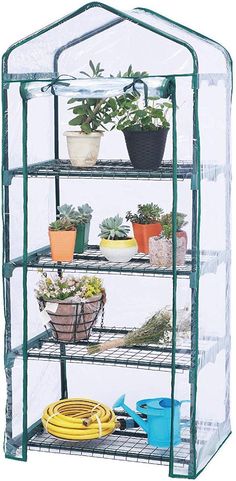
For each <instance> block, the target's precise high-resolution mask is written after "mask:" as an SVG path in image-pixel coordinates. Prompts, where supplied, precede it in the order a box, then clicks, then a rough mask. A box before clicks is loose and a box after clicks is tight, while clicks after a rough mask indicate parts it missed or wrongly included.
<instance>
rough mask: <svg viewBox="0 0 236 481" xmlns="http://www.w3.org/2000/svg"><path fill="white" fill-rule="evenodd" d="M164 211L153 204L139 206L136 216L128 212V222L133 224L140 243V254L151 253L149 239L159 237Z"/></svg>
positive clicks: (135, 235) (136, 237)
mask: <svg viewBox="0 0 236 481" xmlns="http://www.w3.org/2000/svg"><path fill="white" fill-rule="evenodd" d="M162 214H163V210H162V209H161V208H160V207H159V206H158V205H157V204H153V202H151V203H150V204H139V205H138V210H137V213H136V214H132V212H130V211H128V212H127V214H126V220H130V221H131V222H132V226H133V231H134V237H135V239H136V241H137V243H138V252H144V253H145V254H148V252H149V237H153V236H158V235H160V233H161V230H162V227H161V224H160V217H161V215H162Z"/></svg>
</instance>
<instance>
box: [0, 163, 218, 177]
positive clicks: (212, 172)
mask: <svg viewBox="0 0 236 481" xmlns="http://www.w3.org/2000/svg"><path fill="white" fill-rule="evenodd" d="M201 170H202V172H201V176H202V178H207V179H208V180H212V181H215V180H216V179H217V176H218V175H219V174H220V173H224V166H222V165H217V164H214V163H209V164H206V165H202V167H201ZM192 173H193V170H192V162H191V161H186V160H185V161H184V160H179V161H178V164H177V179H179V180H186V179H191V178H192ZM22 175H23V169H22V168H21V167H17V168H15V169H11V170H9V171H7V175H6V177H8V179H12V178H13V177H15V176H22ZM55 175H56V176H60V177H64V178H66V177H70V178H71V177H72V178H73V177H74V178H83V177H84V178H97V179H130V180H132V179H134V180H135V179H143V180H172V178H173V162H172V160H164V161H162V164H161V166H160V167H159V168H158V170H137V169H134V167H133V166H132V164H131V162H130V161H129V160H122V159H114V160H108V159H101V160H98V161H97V163H96V165H95V166H94V167H86V168H84V167H83V168H82V167H74V166H72V165H71V163H70V161H69V160H61V159H53V160H47V161H44V162H38V163H35V164H29V165H28V176H29V177H54V176H55ZM3 177H4V176H3Z"/></svg>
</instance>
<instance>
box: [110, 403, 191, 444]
mask: <svg viewBox="0 0 236 481" xmlns="http://www.w3.org/2000/svg"><path fill="white" fill-rule="evenodd" d="M124 401H125V395H124V394H123V395H122V396H121V397H120V398H119V399H117V401H116V402H115V404H114V405H113V408H118V407H122V408H123V409H124V410H125V412H127V414H129V415H130V416H131V417H132V418H133V420H134V421H135V422H136V423H137V424H138V425H139V426H140V427H141V428H142V429H143V430H144V431H145V433H147V436H148V444H151V446H155V447H158V448H169V447H170V436H171V405H172V401H171V399H169V398H165V397H160V398H154V399H142V400H141V401H138V402H137V404H136V409H137V411H138V412H139V413H141V414H145V415H146V416H147V419H143V418H142V417H141V416H139V414H137V413H136V412H135V411H133V410H132V409H130V408H129V407H128V406H127V405H126V404H125V402H124ZM189 402H190V401H188V400H184V401H176V400H175V399H174V437H173V444H174V446H176V445H177V444H179V443H180V442H181V427H183V426H184V427H186V426H189V422H186V421H185V422H181V421H180V408H181V405H182V404H183V403H189Z"/></svg>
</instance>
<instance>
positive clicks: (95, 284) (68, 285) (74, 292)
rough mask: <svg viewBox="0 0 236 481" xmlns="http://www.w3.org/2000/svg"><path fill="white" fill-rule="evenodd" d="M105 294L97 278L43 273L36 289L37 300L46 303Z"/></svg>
mask: <svg viewBox="0 0 236 481" xmlns="http://www.w3.org/2000/svg"><path fill="white" fill-rule="evenodd" d="M102 293H104V289H103V285H102V281H101V279H100V278H99V277H96V276H91V277H89V276H83V277H75V276H62V277H60V276H58V275H56V276H48V274H47V273H42V276H41V279H40V281H39V283H38V287H37V289H35V295H36V297H37V299H39V300H44V301H51V300H60V301H64V300H65V299H68V298H69V297H74V296H76V297H80V298H81V299H88V298H89V297H92V296H96V295H98V294H102Z"/></svg>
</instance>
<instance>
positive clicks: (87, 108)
mask: <svg viewBox="0 0 236 481" xmlns="http://www.w3.org/2000/svg"><path fill="white" fill-rule="evenodd" d="M89 66H90V69H91V74H90V73H88V72H83V71H81V72H80V73H81V74H82V75H85V76H86V77H89V78H97V77H101V76H102V72H103V69H102V68H101V67H100V63H98V64H97V65H96V66H95V65H94V64H93V62H92V60H90V62H89ZM68 104H75V105H74V106H73V107H70V108H69V110H72V111H73V114H74V117H73V118H72V119H71V120H70V121H69V125H71V126H74V127H78V129H79V130H70V131H66V132H64V135H65V136H66V138H67V147H68V152H69V157H70V161H71V164H72V165H73V166H75V167H91V166H93V165H95V164H96V161H97V158H98V153H99V147H100V141H101V137H102V135H103V130H108V129H107V127H106V124H109V123H110V122H112V118H113V108H114V100H113V101H112V99H105V98H102V99H97V98H86V99H80V98H76V97H75V98H71V99H69V100H68ZM115 107H116V106H115Z"/></svg>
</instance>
